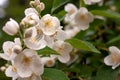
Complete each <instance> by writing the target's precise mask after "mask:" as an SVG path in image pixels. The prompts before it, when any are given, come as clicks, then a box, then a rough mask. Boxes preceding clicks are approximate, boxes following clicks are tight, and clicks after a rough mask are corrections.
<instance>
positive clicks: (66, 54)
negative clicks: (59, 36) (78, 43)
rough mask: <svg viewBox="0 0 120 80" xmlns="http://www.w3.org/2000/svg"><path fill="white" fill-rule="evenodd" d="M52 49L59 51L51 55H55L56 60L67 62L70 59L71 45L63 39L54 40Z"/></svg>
mask: <svg viewBox="0 0 120 80" xmlns="http://www.w3.org/2000/svg"><path fill="white" fill-rule="evenodd" d="M53 49H54V50H55V51H57V52H58V53H59V55H52V56H56V57H57V58H58V60H59V61H60V62H62V63H67V62H68V61H69V60H70V52H71V51H72V49H73V47H72V46H71V45H70V44H69V43H66V42H64V41H60V40H59V41H56V42H55V43H54V45H53Z"/></svg>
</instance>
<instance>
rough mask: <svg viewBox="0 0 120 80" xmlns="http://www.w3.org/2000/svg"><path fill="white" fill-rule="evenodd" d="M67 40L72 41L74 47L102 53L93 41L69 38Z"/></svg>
mask: <svg viewBox="0 0 120 80" xmlns="http://www.w3.org/2000/svg"><path fill="white" fill-rule="evenodd" d="M66 42H68V43H70V44H71V45H72V46H73V47H74V48H77V49H81V50H86V51H91V52H95V53H100V52H99V51H98V50H97V49H96V48H95V47H94V46H93V45H92V44H91V43H89V42H87V41H82V40H79V39H75V38H73V39H68V40H66Z"/></svg>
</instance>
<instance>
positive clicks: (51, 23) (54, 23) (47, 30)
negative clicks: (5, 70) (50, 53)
mask: <svg viewBox="0 0 120 80" xmlns="http://www.w3.org/2000/svg"><path fill="white" fill-rule="evenodd" d="M41 24H42V26H41V29H42V30H43V33H44V34H46V35H53V34H55V33H56V31H57V30H58V29H59V28H60V21H59V20H58V18H57V17H53V16H51V15H50V14H47V15H45V16H43V17H42V18H41Z"/></svg>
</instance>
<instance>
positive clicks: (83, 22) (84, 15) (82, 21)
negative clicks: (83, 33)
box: [75, 7, 94, 30]
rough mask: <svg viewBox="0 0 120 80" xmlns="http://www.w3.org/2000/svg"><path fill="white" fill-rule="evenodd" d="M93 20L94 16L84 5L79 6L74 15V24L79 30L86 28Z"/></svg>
mask: <svg viewBox="0 0 120 80" xmlns="http://www.w3.org/2000/svg"><path fill="white" fill-rule="evenodd" d="M93 20H94V16H93V15H92V14H91V13H90V12H88V10H87V9H86V8H85V7H81V8H80V9H79V10H78V12H77V13H76V15H75V23H76V26H79V28H80V29H81V30H86V29H87V28H88V27H89V23H91V22H92V21H93Z"/></svg>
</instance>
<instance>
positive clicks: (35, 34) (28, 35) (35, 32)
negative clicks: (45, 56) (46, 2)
mask: <svg viewBox="0 0 120 80" xmlns="http://www.w3.org/2000/svg"><path fill="white" fill-rule="evenodd" d="M24 42H25V45H26V46H27V47H28V48H30V49H34V50H39V49H42V48H44V47H45V46H46V41H45V40H44V35H43V32H42V30H41V29H40V28H39V27H38V26H37V27H31V28H28V29H27V30H26V31H25V39H24Z"/></svg>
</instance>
